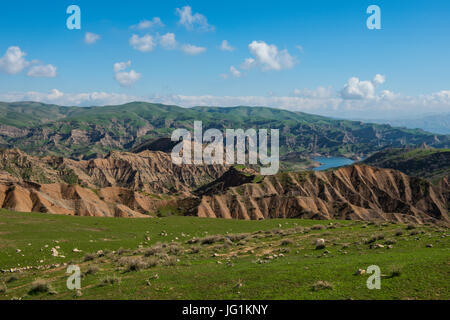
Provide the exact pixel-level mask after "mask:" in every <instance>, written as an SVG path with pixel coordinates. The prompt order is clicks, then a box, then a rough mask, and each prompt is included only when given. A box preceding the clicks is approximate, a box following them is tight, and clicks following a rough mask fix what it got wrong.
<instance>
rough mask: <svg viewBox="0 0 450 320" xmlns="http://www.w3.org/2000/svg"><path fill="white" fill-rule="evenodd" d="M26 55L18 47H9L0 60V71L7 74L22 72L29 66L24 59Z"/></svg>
mask: <svg viewBox="0 0 450 320" xmlns="http://www.w3.org/2000/svg"><path fill="white" fill-rule="evenodd" d="M26 55H27V54H26V53H25V52H23V51H22V50H20V48H19V47H15V46H12V47H9V48H8V50H6V53H5V55H4V56H3V57H1V58H0V71H2V72H6V73H8V74H17V73H20V72H22V70H23V69H25V68H26V67H28V65H29V62H28V61H27V60H26V59H25V56H26Z"/></svg>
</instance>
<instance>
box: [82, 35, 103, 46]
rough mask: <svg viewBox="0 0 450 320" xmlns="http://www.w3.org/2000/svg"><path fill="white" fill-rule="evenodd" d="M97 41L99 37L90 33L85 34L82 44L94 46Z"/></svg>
mask: <svg viewBox="0 0 450 320" xmlns="http://www.w3.org/2000/svg"><path fill="white" fill-rule="evenodd" d="M98 40H100V35H98V34H95V33H92V32H86V34H85V35H84V42H85V43H87V44H94V43H96V42H97V41H98Z"/></svg>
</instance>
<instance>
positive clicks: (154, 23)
mask: <svg viewBox="0 0 450 320" xmlns="http://www.w3.org/2000/svg"><path fill="white" fill-rule="evenodd" d="M154 27H164V23H163V22H162V21H161V19H160V18H159V17H154V18H153V19H152V20H142V21H140V22H139V23H138V24H135V25H133V26H131V27H130V28H131V29H137V30H144V29H150V28H154Z"/></svg>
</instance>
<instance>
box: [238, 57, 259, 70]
mask: <svg viewBox="0 0 450 320" xmlns="http://www.w3.org/2000/svg"><path fill="white" fill-rule="evenodd" d="M254 66H256V60H255V59H253V58H247V59H245V61H244V62H243V63H242V64H241V68H242V69H244V70H250V69H251V68H253V67H254Z"/></svg>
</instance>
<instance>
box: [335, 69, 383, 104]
mask: <svg viewBox="0 0 450 320" xmlns="http://www.w3.org/2000/svg"><path fill="white" fill-rule="evenodd" d="M385 81H386V77H385V76H383V75H381V74H377V75H375V77H374V78H373V80H372V81H368V80H365V81H361V80H359V78H357V77H352V78H350V79H348V81H347V83H346V84H345V86H344V88H343V89H342V90H341V97H342V98H344V99H349V100H351V99H356V100H362V99H373V98H375V88H376V87H377V86H378V85H380V84H382V83H384V82H385Z"/></svg>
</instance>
